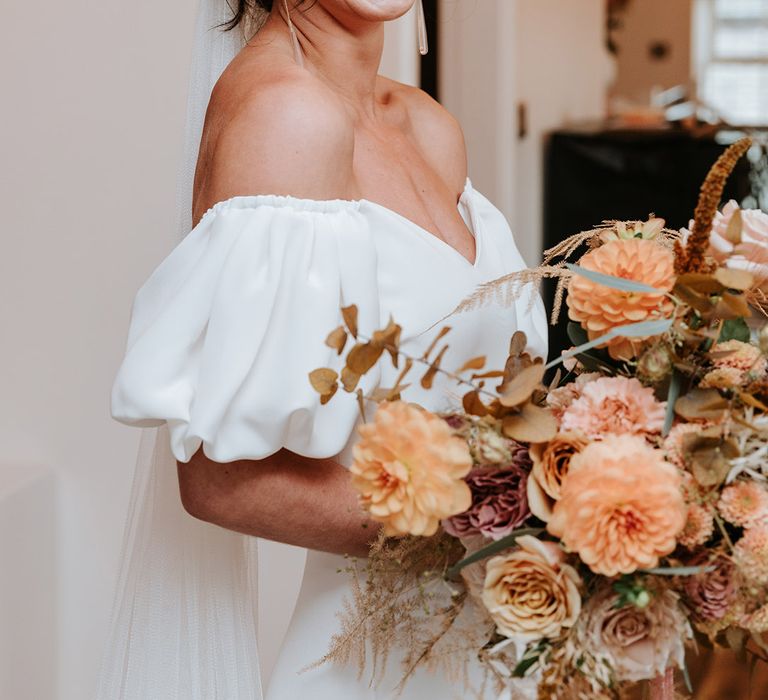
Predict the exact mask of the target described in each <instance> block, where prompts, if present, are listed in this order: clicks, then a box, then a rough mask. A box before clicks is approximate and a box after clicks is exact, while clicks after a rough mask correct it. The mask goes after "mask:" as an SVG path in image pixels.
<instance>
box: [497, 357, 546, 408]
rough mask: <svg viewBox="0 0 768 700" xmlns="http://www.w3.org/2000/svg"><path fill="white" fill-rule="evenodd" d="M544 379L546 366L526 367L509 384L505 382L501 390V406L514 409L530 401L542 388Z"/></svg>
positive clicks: (534, 365)
mask: <svg viewBox="0 0 768 700" xmlns="http://www.w3.org/2000/svg"><path fill="white" fill-rule="evenodd" d="M543 378H544V365H543V364H541V363H536V364H533V365H531V366H530V367H526V368H524V369H523V370H521V371H520V372H518V373H517V375H516V376H515V377H513V378H512V379H511V380H509V381H508V382H505V383H504V384H503V385H502V387H501V390H500V393H501V397H500V399H499V400H500V401H501V405H502V406H507V407H508V408H512V407H514V406H519V405H520V404H521V403H524V402H526V401H528V399H530V398H531V394H533V392H534V391H535V390H536V389H537V388H539V387H540V386H541V380H542V379H543Z"/></svg>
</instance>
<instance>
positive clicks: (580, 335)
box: [568, 321, 589, 345]
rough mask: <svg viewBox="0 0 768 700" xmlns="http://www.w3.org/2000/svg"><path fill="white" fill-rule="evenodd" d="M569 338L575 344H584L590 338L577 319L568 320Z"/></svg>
mask: <svg viewBox="0 0 768 700" xmlns="http://www.w3.org/2000/svg"><path fill="white" fill-rule="evenodd" d="M568 339H569V340H570V341H571V342H572V343H573V344H574V345H583V344H584V343H586V342H587V341H588V340H589V338H588V337H587V332H586V331H585V330H584V329H583V328H582V327H581V324H579V323H576V321H568Z"/></svg>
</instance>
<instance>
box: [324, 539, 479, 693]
mask: <svg viewBox="0 0 768 700" xmlns="http://www.w3.org/2000/svg"><path fill="white" fill-rule="evenodd" d="M464 553H465V550H464V548H463V547H462V546H461V544H460V543H459V541H458V540H456V539H455V538H452V537H450V536H448V535H446V534H445V533H444V532H442V531H441V532H440V533H438V534H437V535H435V536H433V537H405V538H401V539H391V538H384V537H383V536H382V537H380V538H379V540H378V542H377V543H376V544H375V545H374V546H373V548H372V549H371V553H370V555H369V557H368V559H367V560H365V564H364V565H362V563H360V562H353V563H352V565H351V566H350V567H349V568H348V569H347V571H346V572H345V573H347V574H348V575H351V576H352V596H351V599H348V600H346V601H345V602H344V607H343V610H342V612H341V614H340V622H341V629H340V631H339V632H338V634H336V635H335V636H334V637H333V639H332V640H331V645H330V649H329V651H328V653H327V654H326V655H325V656H324V657H323V658H322V659H319V660H318V661H317V662H315V663H314V664H312V666H310V668H315V667H317V666H319V665H321V664H324V663H329V662H330V663H338V664H342V665H354V666H356V667H357V670H358V674H359V677H360V678H361V679H362V678H363V676H365V675H368V676H369V680H370V682H371V684H372V685H376V684H377V683H380V682H381V681H382V679H383V677H384V674H385V672H386V669H387V665H388V663H389V662H390V661H394V659H393V658H392V657H393V656H396V657H397V660H398V661H399V663H400V666H401V675H400V685H399V689H400V690H402V687H403V686H404V685H405V683H406V682H407V681H408V680H409V679H410V677H411V676H412V675H413V673H414V672H415V671H416V670H417V669H418V668H422V667H423V668H429V669H435V670H437V669H439V670H440V671H441V672H443V673H444V674H445V675H446V676H447V677H448V678H450V679H451V680H454V681H457V682H458V681H463V682H464V683H465V684H467V685H468V684H469V673H468V667H469V665H470V664H471V663H472V661H473V659H474V658H476V651H477V649H479V648H481V647H482V646H483V644H485V642H486V641H487V639H484V638H483V637H484V636H485V637H487V636H489V635H490V633H491V631H492V630H491V629H489V628H488V627H487V626H484V625H483V624H482V621H481V624H478V619H477V616H476V615H472V614H471V610H470V608H471V607H472V606H471V605H468V604H467V594H466V590H465V589H464V588H463V587H462V586H461V585H460V584H448V583H447V582H446V580H445V572H446V571H447V570H448V568H449V567H450V566H452V565H453V564H455V563H456V562H457V561H458V560H459V559H461V557H462V556H463V555H464ZM473 651H474V652H475V654H474V655H473V653H472V652H473Z"/></svg>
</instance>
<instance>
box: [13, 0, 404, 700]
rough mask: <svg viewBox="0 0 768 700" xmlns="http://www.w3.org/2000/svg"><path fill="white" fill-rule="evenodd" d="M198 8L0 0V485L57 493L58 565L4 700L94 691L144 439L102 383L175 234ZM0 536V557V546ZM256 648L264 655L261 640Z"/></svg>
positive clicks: (46, 552) (400, 36)
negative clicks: (21, 678) (16, 479)
mask: <svg viewBox="0 0 768 700" xmlns="http://www.w3.org/2000/svg"><path fill="white" fill-rule="evenodd" d="M194 5H195V3H188V2H183V1H182V0H167V1H166V2H161V3H158V2H154V1H150V0H134V1H133V2H124V1H123V0H102V2H99V3H94V2H91V0H68V1H67V2H54V3H46V4H45V5H44V6H41V5H36V4H35V3H29V2H11V0H3V2H2V4H1V5H0V85H2V86H3V99H2V105H3V109H2V110H0V133H2V138H1V139H0V164H1V165H0V168H2V172H1V173H0V206H1V210H2V225H1V227H0V235H2V241H3V252H2V255H0V322H2V343H0V386H2V387H3V401H1V402H0V445H2V450H1V451H0V487H2V486H8V479H9V478H8V476H7V475H8V474H9V473H10V471H9V470H10V469H11V468H14V469H15V470H16V471H18V469H19V468H23V469H26V467H24V466H23V465H30V466H29V469H30V470H31V469H35V470H38V469H43V470H44V469H45V468H49V469H50V470H52V472H53V473H54V475H55V477H56V480H57V486H58V489H57V496H56V498H57V499H58V502H57V504H56V505H57V508H53V507H51V508H50V511H51V513H49V515H52V514H53V512H54V511H56V522H55V530H56V535H57V541H56V543H55V544H56V551H57V553H58V554H57V556H56V561H55V564H56V573H55V576H54V575H49V576H48V578H45V579H43V578H42V573H46V572H48V571H49V569H48V568H47V567H48V564H52V563H54V562H52V561H51V560H52V556H53V554H52V552H53V545H51V547H50V548H48V549H46V548H45V547H44V546H43V545H42V544H38V545H36V547H37V551H35V550H32V551H30V552H28V554H30V555H31V556H33V557H34V556H36V557H37V563H38V564H39V568H38V571H39V572H42V573H41V579H40V580H38V581H37V583H41V582H42V583H44V584H45V585H46V586H48V587H49V590H53V591H54V594H55V599H54V600H51V603H50V609H48V608H47V607H46V608H45V609H44V610H41V611H38V612H39V614H38V616H37V617H36V618H35V617H30V618H28V624H29V625H30V629H29V630H28V636H27V637H26V638H28V639H32V640H43V641H42V642H41V644H40V646H39V647H37V648H36V652H35V656H34V658H28V657H29V653H28V652H29V649H26V656H24V659H14V663H15V664H19V665H18V667H17V669H18V670H23V669H24V668H25V667H24V666H23V663H27V664H28V666H27V668H29V667H30V666H32V665H33V668H34V673H35V674H36V678H35V681H34V682H29V683H28V684H27V685H26V686H25V688H24V690H23V691H22V692H21V693H20V692H19V687H18V685H13V686H11V685H10V684H11V682H12V680H9V677H8V676H7V674H5V675H4V674H3V669H4V668H5V667H4V666H0V698H3V700H6V699H7V700H53V696H52V695H51V694H50V687H52V685H53V683H54V681H55V682H56V683H57V685H58V688H59V693H58V695H57V697H56V700H88V698H90V697H92V694H93V690H94V683H95V675H96V669H97V665H98V662H99V660H100V655H101V645H102V644H103V642H104V639H105V634H106V629H107V621H108V615H109V610H110V607H111V602H112V595H113V585H114V577H115V573H116V567H117V559H118V556H119V547H120V544H121V537H122V530H123V522H124V518H125V513H126V507H127V503H128V496H129V491H130V486H131V478H132V472H133V465H134V459H135V455H136V451H137V446H138V437H139V435H138V431H136V430H134V429H131V428H127V427H124V426H121V425H119V424H117V423H114V422H113V421H112V420H111V419H110V417H109V413H108V411H109V389H110V386H111V382H112V379H113V375H114V372H115V370H116V368H117V366H118V363H119V361H120V358H121V355H122V352H123V347H124V342H125V335H126V331H127V322H128V313H129V309H130V304H131V301H132V298H133V295H134V293H135V291H136V289H137V288H138V287H139V285H140V284H141V283H142V282H143V281H144V280H145V279H146V277H147V275H148V274H149V273H150V272H151V270H152V269H153V268H154V266H155V265H156V264H157V263H158V262H159V261H160V260H161V258H162V257H163V256H165V255H166V254H167V253H168V251H169V250H170V249H171V247H172V246H173V245H174V243H175V240H174V238H175V224H174V216H175V178H176V168H177V164H178V162H179V159H180V155H181V145H182V144H181V140H182V132H183V120H184V110H185V103H186V89H187V76H188V69H189V58H190V52H191V40H192V29H193V24H194V12H195V6H194ZM402 24H403V27H402V28H401V29H400V30H397V29H390V30H389V35H388V42H389V44H390V48H389V49H388V56H387V62H386V66H387V70H388V71H389V72H390V73H393V74H395V75H396V76H397V75H402V76H403V77H405V78H409V77H410V78H413V75H414V73H413V70H414V66H415V62H414V61H415V59H414V60H412V59H410V58H408V56H407V55H405V54H403V53H402V52H403V51H405V47H407V46H408V45H409V44H410V46H411V47H412V53H411V54H410V55H413V54H415V52H416V38H415V33H414V32H415V30H413V21H412V18H406V19H404V20H402ZM405 37H410V39H406V38H405ZM393 42H394V47H395V49H394V55H393V48H392V44H393ZM400 45H401V46H402V47H403V49H402V50H400V51H398V50H397V47H398V46H400ZM18 465H22V467H19V466H18ZM14 473H15V472H14ZM1 490H2V488H0V491H1ZM46 493H47V492H46ZM46 497H47V496H46ZM51 497H52V496H51ZM41 498H42V497H41ZM37 503H40V504H44V503H46V501H45V500H38V501H37ZM7 512H11V511H10V510H8V511H7ZM25 512H26V513H27V514H28V516H29V518H28V520H27V521H22V520H21V519H16V520H15V525H16V526H17V527H19V528H34V529H35V530H34V531H33V532H31V533H26V534H29V537H28V538H27V539H26V540H25V539H24V538H22V537H21V536H19V541H29V542H37V543H40V542H43V541H45V540H44V539H43V537H42V535H43V534H44V533H43V530H44V529H46V528H47V529H46V532H47V531H48V530H51V529H52V528H53V525H52V524H51V525H50V527H49V522H48V520H49V519H48V518H44V517H43V516H42V515H41V516H39V517H35V516H34V512H33V511H32V510H31V508H27V509H26V510H25ZM29 520H31V522H30V521H29ZM0 524H1V525H2V526H3V528H4V532H6V533H8V532H9V530H8V524H7V523H6V521H4V520H2V519H1V518H0ZM38 535H39V536H38ZM11 539H13V540H14V541H16V538H14V537H11ZM6 540H9V538H8V537H6V538H5V539H0V552H3V553H5V552H9V551H11V549H10V545H9V546H8V547H6ZM13 551H16V552H17V553H18V548H17V549H16V550H13ZM271 554H272V555H274V556H277V560H278V561H283V560H286V561H287V564H286V565H288V566H290V565H295V564H296V560H295V557H294V559H291V557H290V554H289V555H287V559H286V556H284V553H283V552H278V553H277V554H276V555H275V554H274V552H272V553H271ZM281 557H282V559H281ZM13 561H14V562H22V563H23V562H26V561H27V560H25V559H23V558H22V559H19V558H18V557H16V558H15V559H14V560H13ZM9 563H10V562H9V561H8V560H6V559H4V560H3V566H4V567H5V568H4V570H3V578H2V580H1V581H0V584H2V591H3V592H8V600H14V599H13V597H12V596H13V595H16V594H17V593H18V591H19V590H23V587H24V585H26V584H25V581H26V580H27V579H26V578H25V576H28V575H29V574H30V572H31V571H32V569H30V568H26V569H25V571H22V570H21V568H22V563H19V564H18V566H19V571H18V572H17V575H14V574H15V572H14V570H13V569H9V568H8V565H9ZM23 566H24V567H26V566H27V565H26V564H23ZM32 588H34V586H33V587H32ZM30 590H31V589H30ZM277 593H278V594H279V593H282V591H281V590H280V589H279V588H278V589H277ZM34 594H35V596H38V595H39V592H38V591H37V590H35V593H34ZM30 595H32V593H30ZM289 597H290V596H286V598H289ZM37 599H40V598H35V600H37ZM30 600H32V598H30ZM289 604H290V600H286V601H285V611H287V608H288V607H289ZM24 609H26V608H25V607H24V605H21V606H20V607H19V608H18V609H17V612H18V613H19V614H21V612H23V610H24ZM285 611H284V613H283V614H284V615H285V614H287V612H285ZM5 612H8V615H10V613H11V612H12V611H11V610H10V607H9V606H7V605H6V608H3V609H2V610H0V619H2V620H4V621H9V624H8V625H2V626H0V636H4V639H5V640H6V641H9V640H8V635H9V630H10V629H11V626H10V621H12V619H17V618H10V617H8V616H6V615H5V614H4V613H5ZM54 614H56V615H57V617H58V625H57V628H56V626H54V624H53V622H52V620H53V617H54ZM17 617H18V616H17ZM267 622H268V623H269V624H282V623H280V622H279V620H277V621H275V620H273V622H272V623H270V621H269V619H268V620H267ZM46 641H48V642H52V644H46V643H45V642H46ZM16 642H17V640H13V639H11V640H10V642H9V643H13V644H15V646H14V648H15V649H16V650H17V651H19V652H21V645H20V644H18V643H16ZM53 644H55V646H56V647H57V648H58V658H56V654H55V650H54V649H53ZM49 647H50V648H49ZM4 648H5V647H4V646H3V645H2V644H0V650H2V649H4ZM264 656H265V657H266V662H267V663H269V662H270V660H271V659H272V658H273V656H274V651H273V650H271V649H270V648H267V649H265V650H264ZM5 658H6V660H9V659H11V657H8V656H6V657H5ZM16 678H18V676H16ZM13 682H14V683H15V682H16V681H15V680H13ZM41 689H44V690H41Z"/></svg>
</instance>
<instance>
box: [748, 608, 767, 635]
mask: <svg viewBox="0 0 768 700" xmlns="http://www.w3.org/2000/svg"><path fill="white" fill-rule="evenodd" d="M743 625H744V627H745V628H746V629H748V630H749V631H750V632H752V634H765V633H766V632H768V605H763V606H762V607H759V608H758V609H757V610H755V611H754V612H753V613H750V614H749V615H747V616H746V617H745V618H744V620H743Z"/></svg>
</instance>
